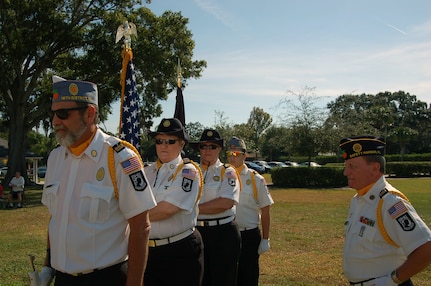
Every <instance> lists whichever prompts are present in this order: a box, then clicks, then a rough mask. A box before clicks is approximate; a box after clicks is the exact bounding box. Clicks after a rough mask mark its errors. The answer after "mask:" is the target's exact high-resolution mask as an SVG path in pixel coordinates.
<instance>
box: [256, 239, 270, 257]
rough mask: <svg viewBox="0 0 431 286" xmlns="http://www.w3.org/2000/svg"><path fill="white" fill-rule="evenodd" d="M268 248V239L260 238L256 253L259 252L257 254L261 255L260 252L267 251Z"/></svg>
mask: <svg viewBox="0 0 431 286" xmlns="http://www.w3.org/2000/svg"><path fill="white" fill-rule="evenodd" d="M269 248H270V245H269V239H262V240H261V241H260V244H259V248H258V249H257V253H259V255H261V254H263V253H265V252H267V251H268V250H269Z"/></svg>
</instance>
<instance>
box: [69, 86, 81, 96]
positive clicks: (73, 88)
mask: <svg viewBox="0 0 431 286" xmlns="http://www.w3.org/2000/svg"><path fill="white" fill-rule="evenodd" d="M69 92H70V94H71V95H77V94H78V92H79V89H78V85H77V84H76V83H71V84H70V85H69Z"/></svg>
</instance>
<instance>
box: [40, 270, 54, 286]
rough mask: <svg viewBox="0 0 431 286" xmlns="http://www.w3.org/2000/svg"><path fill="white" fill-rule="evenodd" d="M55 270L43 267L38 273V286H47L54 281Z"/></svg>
mask: <svg viewBox="0 0 431 286" xmlns="http://www.w3.org/2000/svg"><path fill="white" fill-rule="evenodd" d="M54 275H55V270H54V269H53V268H51V267H48V266H44V267H43V268H42V270H41V271H40V272H39V281H40V284H39V286H49V285H50V284H51V282H52V279H54Z"/></svg>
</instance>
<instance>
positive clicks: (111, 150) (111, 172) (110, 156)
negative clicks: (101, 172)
mask: <svg viewBox="0 0 431 286" xmlns="http://www.w3.org/2000/svg"><path fill="white" fill-rule="evenodd" d="M121 143H122V144H123V145H125V146H126V147H128V148H130V149H131V150H133V152H135V154H136V155H137V156H138V158H139V161H140V162H141V165H142V166H144V164H143V162H142V158H141V155H140V154H139V152H138V150H137V149H136V148H135V146H133V145H132V144H130V143H129V142H127V141H125V140H121ZM108 167H109V175H110V176H111V181H112V185H113V186H114V193H115V197H116V198H117V199H118V197H119V194H118V186H117V178H116V177H115V162H114V148H112V146H109V150H108Z"/></svg>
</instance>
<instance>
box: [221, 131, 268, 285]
mask: <svg viewBox="0 0 431 286" xmlns="http://www.w3.org/2000/svg"><path fill="white" fill-rule="evenodd" d="M246 151H247V150H246V146H245V142H244V140H242V139H239V138H238V137H232V138H231V139H230V140H229V143H228V144H227V159H228V162H229V163H230V164H231V165H233V166H234V167H235V168H236V169H237V171H238V173H239V174H240V180H241V192H240V196H239V203H238V205H237V206H236V218H235V221H236V222H237V223H238V227H239V230H240V232H241V256H240V259H239V267H238V284H237V285H238V286H253V285H255V286H257V285H258V284H259V256H260V255H261V254H263V253H265V252H266V251H268V250H269V248H270V244H269V228H270V218H271V216H270V206H271V205H272V204H273V203H274V200H273V199H272V197H271V195H270V193H269V191H268V188H267V186H266V182H265V179H264V178H263V176H262V175H260V174H259V173H258V172H256V171H254V170H251V169H249V168H248V167H247V166H246V165H245V159H246V158H247V152H246ZM260 222H262V234H261V232H260V230H259V224H260Z"/></svg>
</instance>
